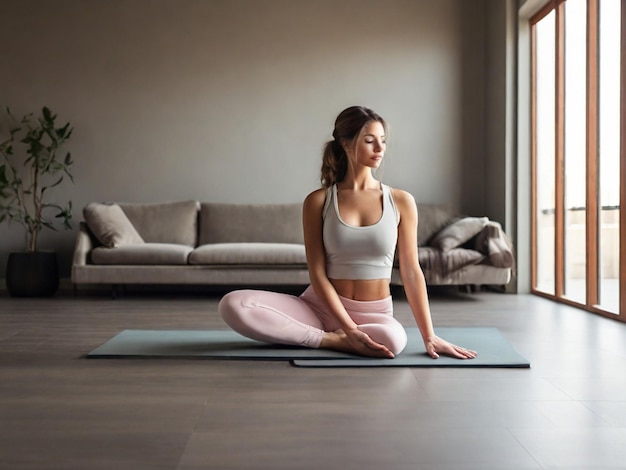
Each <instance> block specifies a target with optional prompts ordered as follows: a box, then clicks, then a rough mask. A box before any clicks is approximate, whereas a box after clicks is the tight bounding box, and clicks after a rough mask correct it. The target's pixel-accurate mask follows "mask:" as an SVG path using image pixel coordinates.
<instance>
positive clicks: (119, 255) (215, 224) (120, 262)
mask: <svg viewBox="0 0 626 470" xmlns="http://www.w3.org/2000/svg"><path fill="white" fill-rule="evenodd" d="M418 214H419V224H418V240H419V245H420V247H419V259H420V263H421V265H422V268H423V270H424V274H425V277H426V282H427V284H429V285H472V286H477V285H504V284H507V283H508V282H509V280H510V278H511V272H512V268H513V264H514V259H513V252H512V247H511V244H510V242H509V240H508V238H507V237H506V235H505V234H504V232H503V231H502V228H501V226H500V224H498V223H497V222H494V221H490V220H488V219H487V218H486V217H464V216H459V215H458V214H455V213H454V211H451V210H450V209H448V208H446V207H445V206H441V205H418ZM71 279H72V282H73V284H74V286H75V287H78V286H84V285H98V284H107V285H110V286H112V287H113V288H114V289H117V288H118V287H119V286H124V285H155V284H156V285H166V284H167V285H181V284H186V285H203V286H206V285H222V286H230V285H232V286H252V285H254V286H270V285H285V286H298V285H306V284H308V283H309V276H308V271H307V266H306V256H305V249H304V242H303V232H302V204H301V203H284V204H228V203H215V202H199V201H176V202H165V203H90V204H87V205H86V206H85V208H84V209H83V220H82V221H81V222H80V225H79V230H78V234H77V238H76V243H75V248H74V254H73V261H72V273H71ZM391 283H392V284H394V285H401V284H402V281H401V279H400V273H399V269H398V265H397V263H396V265H395V266H394V269H393V272H392V278H391Z"/></svg>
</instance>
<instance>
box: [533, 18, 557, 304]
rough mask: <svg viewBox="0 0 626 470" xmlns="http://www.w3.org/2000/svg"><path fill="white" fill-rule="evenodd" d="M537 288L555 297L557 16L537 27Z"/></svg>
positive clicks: (540, 22)
mask: <svg viewBox="0 0 626 470" xmlns="http://www.w3.org/2000/svg"><path fill="white" fill-rule="evenodd" d="M535 33H536V35H535V37H536V45H535V57H536V71H537V76H536V100H537V101H536V103H535V106H536V111H537V113H536V135H537V141H536V143H535V144H536V155H537V162H536V165H537V166H536V174H535V181H536V187H537V194H536V198H537V207H536V213H537V220H536V223H537V259H536V260H535V264H536V267H537V285H536V286H535V287H536V288H537V289H538V290H540V291H542V292H546V293H550V294H554V246H555V245H554V208H555V205H554V198H555V195H554V190H555V187H554V165H555V156H554V145H555V140H554V135H555V123H554V120H555V114H554V102H555V70H554V68H555V50H554V46H555V43H554V41H555V38H554V35H555V13H554V10H553V11H551V12H550V13H549V14H548V15H547V16H546V17H544V18H543V19H542V20H541V21H539V22H538V23H537V24H536V29H535Z"/></svg>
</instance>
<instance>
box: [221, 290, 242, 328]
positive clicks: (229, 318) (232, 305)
mask: <svg viewBox="0 0 626 470" xmlns="http://www.w3.org/2000/svg"><path fill="white" fill-rule="evenodd" d="M245 296H246V291H243V290H238V291H232V292H229V293H228V294H226V295H225V296H224V297H222V298H221V299H220V301H219V304H218V305H217V311H218V312H219V314H220V316H221V317H222V319H223V320H224V321H225V322H226V323H227V324H228V325H231V324H234V323H240V322H241V316H242V313H243V311H244V309H245V306H244V298H245Z"/></svg>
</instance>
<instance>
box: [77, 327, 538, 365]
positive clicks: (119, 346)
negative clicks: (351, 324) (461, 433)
mask: <svg viewBox="0 0 626 470" xmlns="http://www.w3.org/2000/svg"><path fill="white" fill-rule="evenodd" d="M406 331H407V335H408V337H409V342H408V345H407V347H406V349H405V350H404V351H403V352H402V354H400V355H398V356H397V357H396V358H395V359H374V358H366V357H360V356H356V355H353V354H347V353H341V352H337V351H328V350H324V349H308V348H301V347H292V346H280V345H270V344H265V343H260V342H258V341H254V340H251V339H248V338H245V337H243V336H241V335H239V334H237V333H235V332H234V331H229V330H124V331H122V332H121V333H119V334H118V335H116V336H115V337H113V338H112V339H110V340H109V341H107V342H106V343H104V344H103V345H102V346H100V347H98V348H96V349H94V350H93V351H91V352H90V353H88V354H87V357H88V358H128V357H135V358H138V357H141V358H150V357H153V358H216V359H248V360H284V361H291V362H292V364H293V365H295V366H299V367H530V363H529V362H528V360H526V359H525V358H524V357H522V356H521V355H519V354H518V353H517V351H515V349H514V348H513V347H512V346H511V344H510V343H509V342H508V341H507V340H506V338H505V337H504V336H503V335H502V333H501V332H500V331H499V330H498V329H497V328H491V327H440V328H436V333H437V334H438V335H439V336H441V337H443V338H445V339H447V340H448V341H451V342H453V343H456V344H459V345H462V346H463V347H466V348H469V349H475V350H477V351H478V357H477V358H475V359H472V360H458V359H453V358H449V357H445V356H441V357H440V358H439V359H437V360H434V359H432V358H430V357H429V356H428V355H427V354H426V352H425V350H424V346H423V343H422V339H421V336H420V334H419V331H418V329H417V328H414V327H413V328H407V329H406Z"/></svg>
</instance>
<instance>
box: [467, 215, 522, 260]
mask: <svg viewBox="0 0 626 470" xmlns="http://www.w3.org/2000/svg"><path fill="white" fill-rule="evenodd" d="M472 248H473V249H474V250H476V251H479V252H480V253H482V254H484V255H485V256H486V257H487V258H488V260H489V262H490V264H491V265H493V266H495V267H498V268H514V267H515V255H514V251H513V243H512V242H511V239H510V238H509V237H508V236H507V235H506V233H504V230H502V226H501V225H500V223H499V222H495V221H493V220H490V221H489V222H487V225H485V227H484V228H483V229H482V230H481V231H480V233H479V234H478V235H476V237H475V238H474V244H473V247H472Z"/></svg>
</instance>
